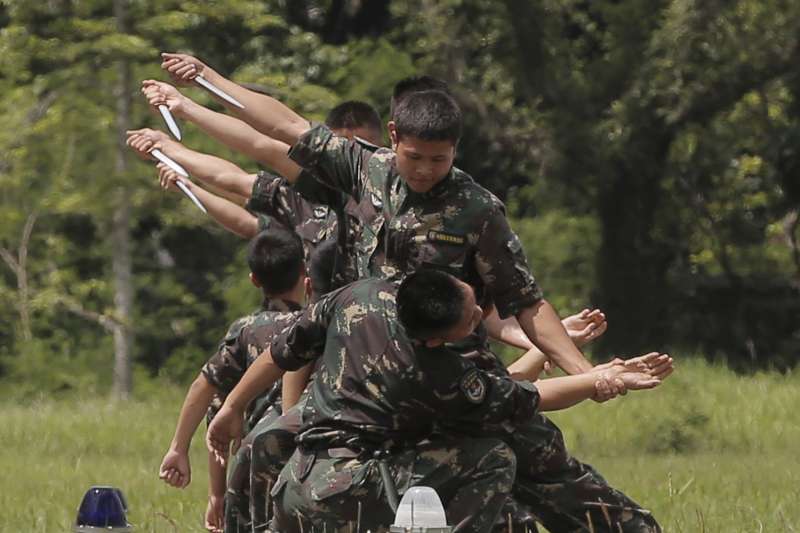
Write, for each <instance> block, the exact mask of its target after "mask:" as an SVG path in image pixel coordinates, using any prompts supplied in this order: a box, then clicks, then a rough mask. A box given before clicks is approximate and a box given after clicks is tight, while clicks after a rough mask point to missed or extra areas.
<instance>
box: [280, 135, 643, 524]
mask: <svg viewBox="0 0 800 533" xmlns="http://www.w3.org/2000/svg"><path fill="white" fill-rule="evenodd" d="M290 156H291V157H292V159H294V160H295V161H296V162H297V163H298V164H299V165H300V166H302V167H304V168H306V169H308V170H309V171H311V172H312V173H313V175H314V176H315V177H316V178H317V180H318V181H319V185H318V187H319V188H333V189H336V190H339V191H341V192H344V193H346V194H348V195H349V196H350V197H351V198H352V199H353V200H354V201H355V202H356V203H357V207H356V212H357V214H358V216H359V217H360V219H361V222H362V224H363V229H362V231H361V234H360V236H359V238H358V239H357V241H356V242H355V244H354V246H353V248H352V251H351V253H352V254H353V255H355V258H356V259H355V260H356V266H357V270H358V274H359V276H361V277H366V276H376V277H381V278H384V279H388V280H390V281H395V282H399V281H401V280H402V279H403V277H404V276H405V275H407V274H408V273H410V272H413V271H415V270H417V269H419V268H425V267H435V268H439V269H444V270H446V271H448V272H450V273H451V274H453V275H455V276H457V277H459V278H461V279H462V280H464V281H466V282H467V283H470V284H471V285H472V286H473V287H475V288H476V293H477V294H478V296H479V299H480V300H481V301H482V303H484V304H485V303H486V302H488V301H491V302H493V303H494V304H495V306H496V307H497V310H498V312H499V314H500V316H501V317H507V316H510V315H516V314H518V313H519V312H520V311H521V310H523V309H525V308H528V307H530V306H532V305H534V304H536V303H537V302H538V301H539V300H540V299H541V298H542V293H541V290H540V289H539V287H538V285H537V284H536V282H535V280H534V279H533V277H532V276H531V274H530V270H529V268H528V265H527V260H526V258H525V253H524V251H523V249H522V245H521V243H520V241H519V238H518V237H517V236H516V235H515V234H514V232H513V231H512V230H511V229H510V227H509V225H508V220H507V219H506V216H505V207H504V206H503V204H502V202H500V200H498V199H497V198H496V197H495V196H494V195H492V194H491V193H490V192H489V191H487V190H486V189H484V188H483V187H481V186H479V185H478V184H476V183H475V182H474V181H473V179H472V178H471V177H470V176H469V175H467V174H466V173H464V172H463V171H461V170H459V169H457V168H452V169H451V171H450V172H449V174H448V175H447V176H446V177H445V178H444V179H443V180H442V181H441V182H440V183H438V184H437V185H436V186H434V187H433V188H432V189H431V190H430V191H428V192H426V193H421V194H420V193H415V192H414V191H412V190H410V189H409V188H408V187H407V186H406V184H405V183H404V182H403V180H402V179H401V177H400V175H399V174H398V172H397V169H396V166H395V154H394V152H393V151H392V150H389V149H380V150H377V151H375V152H368V151H365V150H362V149H361V147H360V146H359V145H358V144H356V143H352V142H348V141H347V140H346V139H344V138H342V137H337V136H335V135H333V134H332V132H331V131H330V130H329V129H327V128H326V127H324V126H316V127H314V128H312V129H310V130H309V131H308V132H307V133H306V134H304V135H303V136H302V137H301V139H300V140H299V141H298V143H296V144H295V145H294V146H293V147H292V149H291V151H290ZM451 348H452V349H454V350H457V351H459V352H460V353H461V354H462V355H464V356H466V357H469V358H472V359H473V360H474V361H475V362H476V364H478V365H479V366H480V367H481V368H483V369H485V370H489V371H492V372H495V373H497V374H498V375H501V376H507V375H508V374H507V371H506V370H505V367H504V366H503V365H502V363H501V362H500V360H499V358H497V356H496V355H495V354H493V353H492V352H491V349H490V348H489V344H488V338H487V335H486V330H485V328H484V327H483V326H482V325H481V326H480V327H479V328H478V329H477V330H476V331H475V332H474V333H473V335H472V336H470V337H469V338H468V339H466V340H465V341H463V342H461V343H458V345H457V346H455V345H454V346H451ZM447 430H448V431H451V432H453V433H454V434H463V428H461V427H459V426H457V425H449V427H448V428H447ZM481 434H483V435H487V434H488V435H493V436H499V437H501V438H503V439H504V441H505V442H507V443H508V444H509V445H510V446H511V447H512V449H513V450H514V451H515V452H516V455H517V460H518V473H517V483H516V486H517V487H522V486H523V485H524V486H525V487H527V488H526V490H524V491H523V490H520V491H517V492H515V494H516V495H517V497H518V498H520V499H521V501H522V503H524V504H525V505H527V506H529V507H530V508H531V509H532V510H533V511H534V513H535V514H536V516H537V517H538V518H539V519H540V520H541V522H542V523H543V524H544V525H545V526H546V527H547V528H548V529H550V530H551V531H552V532H562V531H565V532H566V531H596V532H600V531H615V532H616V531H618V530H619V529H622V530H623V531H626V532H627V531H631V532H633V531H637V532H642V531H644V532H652V531H658V530H659V528H658V525H657V524H656V522H655V520H654V519H653V517H652V516H651V515H650V513H649V512H648V511H646V510H644V509H642V508H641V507H640V506H638V505H637V504H636V503H635V502H633V501H631V500H630V499H628V498H627V497H625V496H624V495H623V494H622V493H620V492H619V491H616V490H614V489H612V488H611V487H609V486H608V484H607V483H606V481H605V480H604V479H603V478H602V477H601V476H599V475H598V474H597V473H596V472H595V471H594V470H593V469H592V468H591V467H590V466H588V465H585V464H583V463H580V462H579V461H577V460H575V459H574V458H572V457H571V456H570V455H569V454H568V452H567V451H566V449H565V447H564V440H563V436H562V435H561V431H560V430H559V429H558V427H556V426H555V425H554V424H553V423H552V422H550V421H549V420H548V419H547V418H546V417H544V416H543V415H536V416H535V417H533V418H532V420H530V421H527V422H526V423H525V424H521V425H516V426H515V427H513V428H509V427H497V428H487V429H486V431H482V432H481ZM598 502H600V505H605V506H606V507H603V508H602V509H601V508H600V507H599V506H598V505H599V503H598ZM607 516H610V522H611V524H610V525H608V524H606V522H607V520H606V517H607ZM587 521H589V522H591V525H590V524H587ZM617 523H619V527H617Z"/></svg>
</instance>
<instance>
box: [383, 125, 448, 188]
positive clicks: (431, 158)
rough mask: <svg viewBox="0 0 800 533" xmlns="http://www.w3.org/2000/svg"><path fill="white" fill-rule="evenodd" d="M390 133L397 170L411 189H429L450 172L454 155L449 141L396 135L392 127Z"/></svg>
mask: <svg viewBox="0 0 800 533" xmlns="http://www.w3.org/2000/svg"><path fill="white" fill-rule="evenodd" d="M390 126H391V124H390ZM389 134H390V135H391V137H392V147H393V148H394V151H395V153H396V154H397V158H396V164H397V172H398V173H399V174H400V177H401V178H402V179H403V181H405V182H406V185H408V188H409V189H411V190H412V191H414V192H418V193H423V192H428V191H429V190H431V189H432V188H433V187H434V186H435V185H436V184H437V183H439V182H440V181H442V180H443V179H444V178H445V177H446V176H447V173H448V172H450V167H452V166H453V159H455V156H456V147H455V145H454V144H453V142H452V141H423V140H422V139H420V138H418V137H414V136H411V135H405V136H403V137H399V138H398V137H397V133H396V132H395V131H394V129H392V128H391V127H390V129H389Z"/></svg>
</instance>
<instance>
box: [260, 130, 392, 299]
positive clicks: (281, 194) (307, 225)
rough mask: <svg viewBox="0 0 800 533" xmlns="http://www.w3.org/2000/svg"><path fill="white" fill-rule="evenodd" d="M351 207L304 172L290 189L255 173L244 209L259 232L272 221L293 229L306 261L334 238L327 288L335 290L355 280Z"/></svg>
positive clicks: (355, 222) (357, 228) (356, 227)
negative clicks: (255, 217)
mask: <svg viewBox="0 0 800 533" xmlns="http://www.w3.org/2000/svg"><path fill="white" fill-rule="evenodd" d="M359 146H361V147H362V149H364V150H366V151H374V150H376V149H377V147H376V146H373V145H371V144H369V143H366V142H360V143H359ZM355 206H356V204H355V202H354V201H353V200H352V199H351V198H350V197H349V196H347V195H345V194H344V193H342V192H340V191H336V190H334V189H331V188H328V187H320V186H319V183H318V181H317V180H316V178H314V176H313V174H311V173H310V172H308V171H306V170H304V171H302V172H301V173H300V176H299V177H298V178H297V181H296V182H295V183H294V185H292V186H290V185H289V183H288V182H287V181H286V180H284V179H283V178H280V177H278V176H275V175H272V174H268V173H266V172H259V173H258V177H257V178H256V181H255V183H254V184H253V192H252V195H251V196H250V200H249V201H248V202H247V205H246V206H245V207H246V208H247V209H248V210H249V211H251V212H252V213H254V214H255V215H256V216H258V228H259V230H260V231H263V230H265V229H267V228H268V227H269V226H270V224H272V223H273V222H274V221H277V222H278V223H280V224H282V225H283V226H284V227H286V228H293V229H294V230H295V231H296V232H297V233H298V234H299V235H300V238H301V239H302V240H303V249H304V251H305V255H306V257H305V258H306V261H309V259H310V255H311V252H313V251H314V248H316V246H317V245H319V244H320V243H321V242H322V241H324V240H326V239H329V238H335V239H336V250H337V253H336V262H335V264H334V269H333V274H332V280H331V281H332V285H331V286H332V287H333V288H338V287H343V286H344V285H347V284H348V283H350V282H352V281H355V280H356V279H358V273H357V270H356V266H355V258H354V257H353V255H352V254H351V253H349V250H352V249H353V246H354V244H355V242H356V236H357V235H358V234H360V232H361V224H360V222H359V219H358V217H357V216H356V215H355V214H354V212H355Z"/></svg>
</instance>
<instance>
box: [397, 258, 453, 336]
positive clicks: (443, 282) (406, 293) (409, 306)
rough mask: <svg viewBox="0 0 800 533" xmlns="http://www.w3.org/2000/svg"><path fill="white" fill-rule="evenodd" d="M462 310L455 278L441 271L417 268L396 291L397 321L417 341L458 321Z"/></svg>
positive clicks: (446, 328) (435, 333)
mask: <svg viewBox="0 0 800 533" xmlns="http://www.w3.org/2000/svg"><path fill="white" fill-rule="evenodd" d="M463 312H464V292H463V291H462V290H461V287H459V284H458V279H457V278H456V277H454V276H451V275H450V274H448V273H446V272H442V271H441V270H435V269H430V268H423V269H421V270H417V271H416V272H414V273H412V274H410V275H409V276H408V277H406V279H404V280H403V283H401V284H400V288H399V289H398V290H397V315H398V317H399V318H400V323H401V324H403V327H404V328H405V329H406V331H407V332H408V334H409V335H410V336H411V337H412V338H415V339H417V340H427V339H431V338H434V337H437V336H439V335H442V334H443V333H445V332H446V331H447V330H448V329H450V328H452V327H453V326H455V325H456V324H458V322H459V320H461V315H462V314H463Z"/></svg>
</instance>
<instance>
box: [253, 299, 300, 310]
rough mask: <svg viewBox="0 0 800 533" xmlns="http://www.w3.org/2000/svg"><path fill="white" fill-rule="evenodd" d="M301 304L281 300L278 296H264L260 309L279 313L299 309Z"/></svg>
mask: <svg viewBox="0 0 800 533" xmlns="http://www.w3.org/2000/svg"><path fill="white" fill-rule="evenodd" d="M302 308H303V306H302V305H300V304H299V303H297V302H293V301H291V300H282V299H280V298H264V301H263V302H262V303H261V309H262V310H264V311H276V312H280V313H287V312H292V311H299V310H300V309H302Z"/></svg>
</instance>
